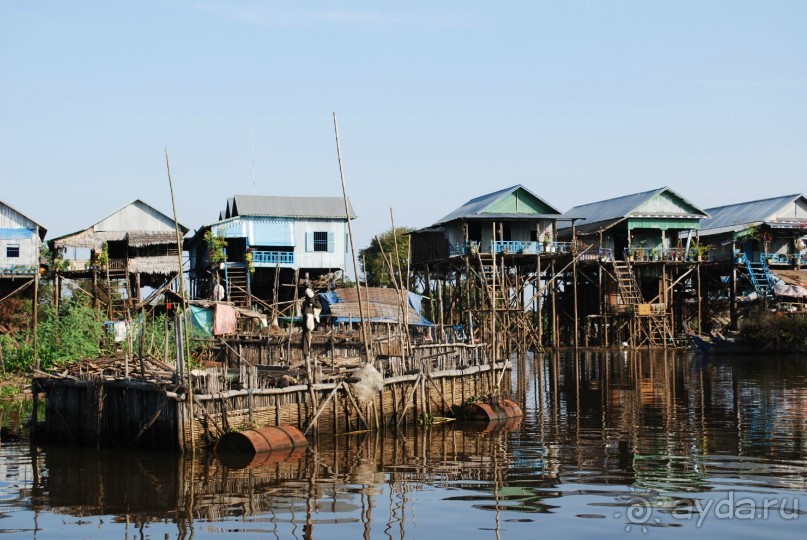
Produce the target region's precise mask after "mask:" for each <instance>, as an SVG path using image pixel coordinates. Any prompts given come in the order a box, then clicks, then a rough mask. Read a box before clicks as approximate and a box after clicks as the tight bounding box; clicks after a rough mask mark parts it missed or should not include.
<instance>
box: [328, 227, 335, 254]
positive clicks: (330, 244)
mask: <svg viewBox="0 0 807 540" xmlns="http://www.w3.org/2000/svg"><path fill="white" fill-rule="evenodd" d="M333 250H334V247H333V233H332V232H329V233H328V253H333Z"/></svg>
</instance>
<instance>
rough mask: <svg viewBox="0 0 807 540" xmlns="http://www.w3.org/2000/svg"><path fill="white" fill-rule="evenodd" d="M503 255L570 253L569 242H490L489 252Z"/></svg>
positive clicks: (570, 245)
mask: <svg viewBox="0 0 807 540" xmlns="http://www.w3.org/2000/svg"><path fill="white" fill-rule="evenodd" d="M494 249H495V251H496V253H504V254H531V253H571V251H572V243H571V242H532V241H521V240H499V241H496V242H491V251H493V250H494Z"/></svg>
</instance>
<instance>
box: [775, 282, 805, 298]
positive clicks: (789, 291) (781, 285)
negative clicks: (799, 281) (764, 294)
mask: <svg viewBox="0 0 807 540" xmlns="http://www.w3.org/2000/svg"><path fill="white" fill-rule="evenodd" d="M773 294H775V295H776V296H787V297H789V298H807V288H804V287H802V286H800V285H790V284H788V283H785V282H784V281H779V282H777V283H776V284H775V285H774V286H773Z"/></svg>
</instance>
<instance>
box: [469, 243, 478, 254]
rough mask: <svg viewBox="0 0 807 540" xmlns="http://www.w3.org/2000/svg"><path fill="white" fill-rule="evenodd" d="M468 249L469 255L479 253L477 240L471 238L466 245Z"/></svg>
mask: <svg viewBox="0 0 807 540" xmlns="http://www.w3.org/2000/svg"><path fill="white" fill-rule="evenodd" d="M468 250H469V251H470V253H471V255H476V254H477V253H479V242H477V241H476V240H471V241H470V242H469V245H468Z"/></svg>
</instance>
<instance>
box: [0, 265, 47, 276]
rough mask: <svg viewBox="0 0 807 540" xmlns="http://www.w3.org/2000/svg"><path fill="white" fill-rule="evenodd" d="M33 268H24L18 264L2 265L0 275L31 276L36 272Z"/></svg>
mask: <svg viewBox="0 0 807 540" xmlns="http://www.w3.org/2000/svg"><path fill="white" fill-rule="evenodd" d="M37 270H38V269H37V268H36V267H35V266H24V265H20V264H2V265H0V274H3V275H5V276H8V275H12V276H33V275H34V274H36V272H37Z"/></svg>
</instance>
